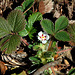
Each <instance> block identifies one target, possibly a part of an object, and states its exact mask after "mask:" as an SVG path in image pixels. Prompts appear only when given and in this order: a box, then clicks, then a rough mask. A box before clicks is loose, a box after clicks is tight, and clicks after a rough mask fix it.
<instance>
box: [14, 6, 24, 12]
mask: <svg viewBox="0 0 75 75" xmlns="http://www.w3.org/2000/svg"><path fill="white" fill-rule="evenodd" d="M15 9H18V10H21V11H22V12H23V8H22V6H18V7H16V8H15Z"/></svg>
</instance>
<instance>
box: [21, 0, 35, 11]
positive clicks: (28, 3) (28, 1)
mask: <svg viewBox="0 0 75 75" xmlns="http://www.w3.org/2000/svg"><path fill="white" fill-rule="evenodd" d="M33 2H34V0H25V1H24V2H23V4H22V6H23V9H24V10H27V9H28V8H30V7H31V6H32V4H33Z"/></svg>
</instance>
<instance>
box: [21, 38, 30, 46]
mask: <svg viewBox="0 0 75 75" xmlns="http://www.w3.org/2000/svg"><path fill="white" fill-rule="evenodd" d="M21 41H23V42H24V43H25V44H26V45H27V46H28V45H29V44H28V43H27V41H26V40H24V39H23V38H21Z"/></svg>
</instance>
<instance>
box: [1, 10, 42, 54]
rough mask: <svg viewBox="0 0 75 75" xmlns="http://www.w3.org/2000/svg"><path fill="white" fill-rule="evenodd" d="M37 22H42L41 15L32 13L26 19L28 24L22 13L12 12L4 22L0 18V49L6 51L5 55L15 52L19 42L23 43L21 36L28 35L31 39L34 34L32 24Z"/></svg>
mask: <svg viewBox="0 0 75 75" xmlns="http://www.w3.org/2000/svg"><path fill="white" fill-rule="evenodd" d="M37 20H42V15H41V13H39V12H37V13H33V14H32V15H30V16H29V17H28V22H27V21H26V20H25V16H24V15H23V12H21V11H20V10H13V11H12V12H10V14H9V15H8V17H7V20H5V19H4V18H3V17H0V38H2V39H1V41H0V47H1V50H4V49H7V50H6V53H11V52H12V51H13V50H16V48H17V46H19V45H20V42H21V41H23V40H22V37H21V36H27V35H29V37H30V38H32V37H33V36H32V35H33V34H34V33H35V32H36V30H35V28H34V27H33V24H34V22H35V21H37Z"/></svg>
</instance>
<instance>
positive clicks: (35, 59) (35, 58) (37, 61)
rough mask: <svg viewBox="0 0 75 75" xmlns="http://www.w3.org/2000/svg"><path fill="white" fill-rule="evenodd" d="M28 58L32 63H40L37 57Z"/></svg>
mask: <svg viewBox="0 0 75 75" xmlns="http://www.w3.org/2000/svg"><path fill="white" fill-rule="evenodd" d="M29 60H31V61H32V63H34V64H39V63H41V61H40V59H39V58H37V57H29Z"/></svg>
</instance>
